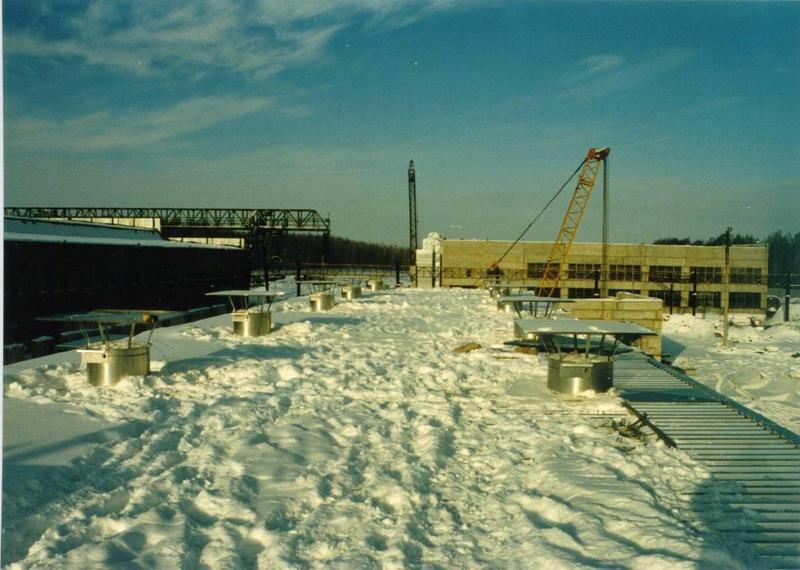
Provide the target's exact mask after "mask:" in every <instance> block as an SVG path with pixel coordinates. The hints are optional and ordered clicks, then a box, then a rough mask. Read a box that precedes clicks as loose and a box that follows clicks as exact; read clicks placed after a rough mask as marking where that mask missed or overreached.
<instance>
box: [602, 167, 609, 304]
mask: <svg viewBox="0 0 800 570" xmlns="http://www.w3.org/2000/svg"><path fill="white" fill-rule="evenodd" d="M608 194H609V186H608V155H606V157H605V158H604V159H603V251H602V261H601V267H600V272H601V278H602V279H601V283H600V296H601V297H603V298H605V297H608V208H609V195H608Z"/></svg>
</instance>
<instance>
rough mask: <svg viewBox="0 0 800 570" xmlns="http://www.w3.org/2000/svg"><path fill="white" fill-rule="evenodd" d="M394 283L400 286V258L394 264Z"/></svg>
mask: <svg viewBox="0 0 800 570" xmlns="http://www.w3.org/2000/svg"><path fill="white" fill-rule="evenodd" d="M394 284H395V286H396V287H399V286H400V260H399V259H398V260H397V261H395V264H394Z"/></svg>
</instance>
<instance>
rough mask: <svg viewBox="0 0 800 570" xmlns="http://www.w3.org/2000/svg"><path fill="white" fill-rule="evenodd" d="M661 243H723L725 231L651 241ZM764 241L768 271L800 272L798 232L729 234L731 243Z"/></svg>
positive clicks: (775, 273) (782, 272)
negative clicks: (709, 235) (762, 236)
mask: <svg viewBox="0 0 800 570" xmlns="http://www.w3.org/2000/svg"><path fill="white" fill-rule="evenodd" d="M653 243H654V244H661V245H725V233H724V232H723V233H721V234H720V235H718V236H717V237H713V238H710V239H707V240H692V239H690V238H674V237H670V238H662V239H657V240H655V241H654V242H653ZM754 243H766V244H768V245H769V260H768V264H769V272H770V274H772V275H783V274H786V273H800V232H797V233H796V234H794V235H792V234H790V233H786V234H784V233H783V232H773V233H772V234H770V235H769V236H768V237H767V238H766V239H758V238H755V237H753V236H751V235H750V234H744V235H742V234H735V235H732V236H731V245H746V244H754Z"/></svg>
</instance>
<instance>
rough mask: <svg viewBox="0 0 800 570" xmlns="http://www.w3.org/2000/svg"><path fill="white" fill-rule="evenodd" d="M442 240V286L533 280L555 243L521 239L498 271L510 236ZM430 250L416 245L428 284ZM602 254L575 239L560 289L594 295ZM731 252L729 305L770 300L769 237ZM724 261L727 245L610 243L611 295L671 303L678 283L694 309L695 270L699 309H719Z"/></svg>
mask: <svg viewBox="0 0 800 570" xmlns="http://www.w3.org/2000/svg"><path fill="white" fill-rule="evenodd" d="M440 243H441V246H440V247H441V259H440V260H439V259H437V267H436V273H437V275H436V282H437V283H438V282H439V274H441V284H442V286H443V287H484V286H485V285H486V284H487V283H494V282H500V283H508V282H510V283H513V284H515V285H525V286H530V287H535V286H536V285H538V283H539V280H540V278H541V276H542V273H543V271H544V266H545V262H546V261H547V256H548V254H549V253H550V249H551V247H552V243H551V242H520V243H518V244H517V245H515V246H514V248H513V249H512V250H511V252H509V254H508V255H507V256H506V257H505V259H504V260H503V262H502V263H501V264H500V266H499V269H500V273H499V275H493V274H490V273H488V271H487V270H488V269H489V267H490V266H491V265H492V264H493V263H495V262H496V261H497V260H498V259H499V258H500V257H501V256H502V255H503V253H504V252H505V251H506V249H508V247H509V246H510V245H511V242H509V241H489V240H442V241H441V242H440ZM430 249H433V248H430ZM426 253H427V256H426V255H425V254H426ZM431 257H432V256H431V251H423V250H418V252H417V259H418V262H417V267H416V272H417V276H418V281H419V286H420V287H429V286H430V283H431V267H430V266H429V265H426V264H425V263H424V261H422V260H428V261H431V259H430V258H431ZM601 258H602V245H601V244H599V243H575V244H573V246H572V250H571V252H570V256H569V262H568V264H567V267H562V268H561V272H562V276H561V283H560V296H561V297H564V298H566V297H569V298H578V299H580V298H589V297H592V296H593V294H594V292H595V279H596V277H597V276H598V275H599V271H600V264H601ZM730 259H731V275H730V286H729V301H730V308H731V310H733V311H743V312H746V311H757V310H764V309H765V308H766V301H767V246H766V244H757V245H747V246H732V247H731V250H730ZM724 266H725V247H724V246H689V245H652V244H609V246H608V270H609V271H608V289H609V295H610V296H615V295H616V294H617V293H618V292H620V291H627V292H630V293H636V294H640V295H644V296H649V297H656V298H658V299H661V300H662V301H664V310H665V311H668V310H669V304H670V289H671V288H672V291H673V296H672V304H673V310H674V311H676V312H684V311H687V310H691V306H692V304H691V293H692V290H693V287H694V285H693V275H696V279H697V307H698V310H701V311H704V310H708V311H714V310H717V311H718V310H719V309H720V306H721V296H722V291H723V287H724V285H723V275H724Z"/></svg>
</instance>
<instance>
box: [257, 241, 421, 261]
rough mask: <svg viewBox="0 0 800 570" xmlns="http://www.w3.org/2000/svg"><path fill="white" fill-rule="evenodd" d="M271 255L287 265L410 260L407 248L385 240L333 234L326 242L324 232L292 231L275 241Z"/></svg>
mask: <svg viewBox="0 0 800 570" xmlns="http://www.w3.org/2000/svg"><path fill="white" fill-rule="evenodd" d="M270 253H271V255H272V256H273V260H274V261H275V262H276V263H278V260H277V259H275V257H277V258H279V259H280V263H281V264H283V265H285V266H293V265H295V264H296V263H297V262H298V261H300V262H302V263H323V262H324V263H329V264H334V265H339V264H342V265H395V264H396V263H397V262H398V261H399V262H400V264H401V265H406V264H407V263H408V250H407V249H406V248H403V247H400V246H396V245H387V244H383V243H368V242H364V241H357V240H352V239H347V238H342V237H336V236H330V237H329V238H328V239H327V244H326V243H325V238H323V237H321V236H304V235H288V236H286V237H284V238H282V239H279V240H276V241H275V242H274V243H273V244H271V252H270Z"/></svg>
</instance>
